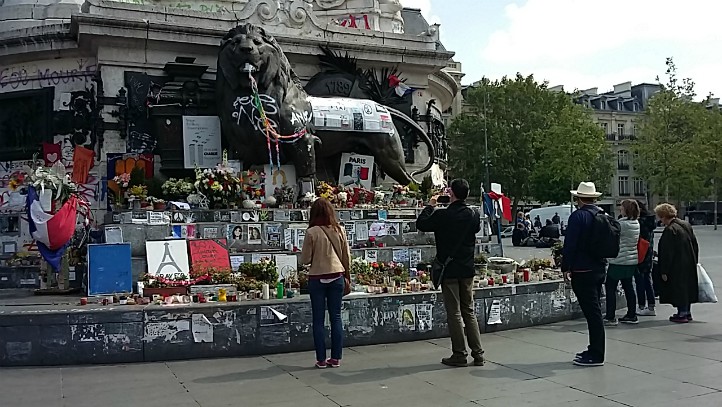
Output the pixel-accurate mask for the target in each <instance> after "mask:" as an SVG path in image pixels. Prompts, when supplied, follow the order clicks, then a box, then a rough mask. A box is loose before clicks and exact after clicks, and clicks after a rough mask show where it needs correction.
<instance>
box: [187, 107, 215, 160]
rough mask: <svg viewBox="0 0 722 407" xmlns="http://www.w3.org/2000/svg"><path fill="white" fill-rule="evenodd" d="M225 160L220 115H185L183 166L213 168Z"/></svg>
mask: <svg viewBox="0 0 722 407" xmlns="http://www.w3.org/2000/svg"><path fill="white" fill-rule="evenodd" d="M222 160H223V157H222V150H221V120H220V118H219V117H218V116H183V166H184V167H185V168H187V169H193V168H213V167H215V166H217V165H218V164H220V163H221V161H222Z"/></svg>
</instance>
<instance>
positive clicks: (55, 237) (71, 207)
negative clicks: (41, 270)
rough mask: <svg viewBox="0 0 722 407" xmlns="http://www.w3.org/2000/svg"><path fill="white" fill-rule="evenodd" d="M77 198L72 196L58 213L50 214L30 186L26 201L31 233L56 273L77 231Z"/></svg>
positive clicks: (41, 253) (41, 252) (33, 188)
mask: <svg viewBox="0 0 722 407" xmlns="http://www.w3.org/2000/svg"><path fill="white" fill-rule="evenodd" d="M77 200H78V198H77V197H75V196H71V197H70V199H68V201H67V202H65V204H63V206H62V207H61V208H60V210H59V211H58V212H57V213H56V214H50V213H47V212H45V210H43V207H42V205H41V204H40V197H39V196H38V193H37V191H36V190H35V187H32V186H30V187H28V197H27V201H26V203H27V210H28V224H29V225H30V234H31V235H32V237H33V239H35V241H36V242H37V244H38V251H39V252H40V255H41V256H43V259H45V261H47V262H48V264H50V266H51V267H52V268H53V270H55V272H56V273H57V272H59V271H60V261H61V259H62V257H63V253H65V248H66V247H67V246H68V243H69V242H70V239H71V238H72V237H73V233H75V224H76V218H77V214H78V207H77V204H78V202H77Z"/></svg>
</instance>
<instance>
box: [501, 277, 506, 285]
mask: <svg viewBox="0 0 722 407" xmlns="http://www.w3.org/2000/svg"><path fill="white" fill-rule="evenodd" d="M501 282H502V283H504V284H506V276H505V275H504V276H501Z"/></svg>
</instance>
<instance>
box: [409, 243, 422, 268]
mask: <svg viewBox="0 0 722 407" xmlns="http://www.w3.org/2000/svg"><path fill="white" fill-rule="evenodd" d="M419 263H421V249H418V248H412V249H409V267H417V266H418V265H419Z"/></svg>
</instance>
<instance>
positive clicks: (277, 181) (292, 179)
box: [263, 164, 296, 198]
mask: <svg viewBox="0 0 722 407" xmlns="http://www.w3.org/2000/svg"><path fill="white" fill-rule="evenodd" d="M263 172H264V173H265V174H266V178H265V183H264V187H265V190H266V198H270V197H272V196H274V193H275V191H276V188H279V190H282V189H284V188H285V189H286V190H287V191H289V190H293V192H288V194H287V195H289V196H291V197H295V196H296V195H295V191H296V167H295V166H293V165H282V166H281V168H280V169H279V168H278V167H277V166H275V165H274V166H271V165H270V164H266V165H265V166H264V167H263Z"/></svg>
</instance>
